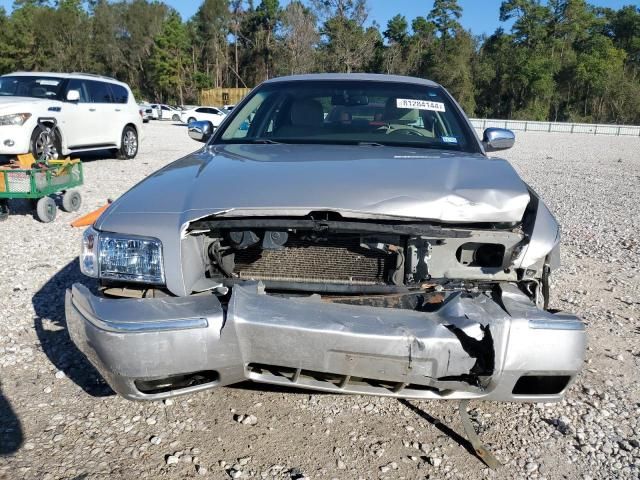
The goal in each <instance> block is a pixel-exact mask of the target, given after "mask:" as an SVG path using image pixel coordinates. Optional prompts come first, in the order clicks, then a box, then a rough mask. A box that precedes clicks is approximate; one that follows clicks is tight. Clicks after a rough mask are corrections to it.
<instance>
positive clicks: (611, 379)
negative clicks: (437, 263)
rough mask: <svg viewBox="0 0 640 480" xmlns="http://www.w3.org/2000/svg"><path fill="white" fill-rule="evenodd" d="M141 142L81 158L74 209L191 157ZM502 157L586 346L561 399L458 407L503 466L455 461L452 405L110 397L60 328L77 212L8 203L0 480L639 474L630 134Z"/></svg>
mask: <svg viewBox="0 0 640 480" xmlns="http://www.w3.org/2000/svg"><path fill="white" fill-rule="evenodd" d="M145 131H146V132H145V133H146V138H145V142H144V143H143V146H142V150H141V153H140V155H139V156H138V158H136V159H135V160H132V161H121V160H115V159H112V158H108V157H100V156H99V155H98V156H91V157H88V158H85V159H84V160H85V177H86V183H85V186H84V187H82V189H81V192H82V194H83V200H84V204H83V206H82V209H81V213H85V212H89V211H91V210H93V209H94V208H97V207H98V206H100V205H102V204H103V203H104V202H105V201H106V199H107V198H116V197H117V196H118V195H119V194H121V193H122V192H124V191H125V190H126V189H127V188H129V187H130V186H131V185H133V184H134V183H135V182H136V181H138V180H140V179H142V178H144V177H145V176H146V175H148V174H149V173H151V172H153V171H154V170H156V169H158V168H159V167H161V166H163V165H165V164H166V163H168V162H169V161H171V160H173V159H176V158H178V157H179V156H182V155H184V154H186V153H188V152H190V151H193V150H195V149H196V148H198V144H196V143H194V142H193V141H191V140H190V139H189V138H188V137H187V135H186V129H185V128H184V127H183V126H177V125H173V124H172V123H163V124H159V123H151V124H148V125H145ZM503 156H505V157H506V158H507V159H509V160H510V161H511V162H512V163H513V164H514V165H515V166H516V168H517V169H518V171H519V172H520V173H521V175H522V176H523V177H524V178H525V180H526V181H528V182H529V183H530V184H531V185H532V186H533V188H534V189H536V190H537V191H538V192H539V193H540V194H541V195H542V196H543V198H544V199H545V200H546V201H547V203H548V205H549V206H550V208H551V210H552V211H553V212H555V214H556V215H557V216H558V219H559V220H560V223H561V224H562V226H563V235H564V240H563V251H562V255H563V263H564V266H563V268H562V270H561V271H560V272H559V273H558V274H557V275H556V276H555V277H554V279H553V293H552V296H553V298H552V307H554V308H559V309H564V310H568V311H572V312H575V313H577V314H579V315H580V316H581V317H582V318H583V319H584V320H585V322H586V323H587V329H588V333H589V351H588V354H587V362H586V365H585V369H584V371H583V374H582V375H581V377H580V379H579V380H578V382H577V383H576V384H575V385H574V386H573V387H572V388H571V390H570V392H569V393H568V395H567V397H566V399H565V400H564V401H563V402H562V403H559V404H553V405H551V404H534V405H520V404H496V403H483V402H472V404H471V406H472V407H473V410H472V416H473V419H474V422H475V424H476V428H477V429H478V430H479V431H480V432H481V435H482V438H483V440H484V441H485V442H486V443H487V444H488V445H489V446H490V448H491V449H492V451H493V452H494V453H495V454H496V456H497V457H498V459H499V460H501V461H502V462H503V463H504V464H505V466H504V467H503V468H502V469H500V470H498V471H497V472H493V471H489V470H488V469H486V468H485V467H484V465H483V464H482V463H481V462H480V461H479V460H478V459H477V458H476V457H474V456H472V455H471V454H470V453H469V452H468V451H467V449H466V444H465V443H464V442H461V441H460V438H459V436H458V435H457V434H459V433H462V426H461V424H460V422H459V419H458V417H457V414H456V407H457V405H455V404H452V403H446V402H440V403H439V402H428V401H397V400H393V399H384V398H374V397H355V396H336V395H323V394H310V393H309V392H304V391H293V390H280V389H269V390H267V391H264V390H260V389H259V388H258V387H252V386H251V385H241V386H237V387H234V388H221V389H219V390H215V391H210V392H204V393H201V394H196V395H193V396H190V397H181V398H178V399H175V400H173V401H166V402H156V403H133V402H128V401H126V400H123V399H121V398H119V397H117V396H114V395H113V394H112V392H111V391H110V390H109V388H108V387H106V386H105V385H104V383H103V382H102V380H101V379H100V377H99V375H98V374H97V373H96V372H95V370H94V369H93V368H92V367H91V366H90V365H88V364H87V363H86V361H85V360H84V359H83V357H82V356H81V355H80V354H79V353H78V352H77V350H76V349H75V348H74V347H73V345H72V344H71V343H70V341H69V338H68V335H67V332H66V329H65V321H64V290H65V288H66V287H68V286H69V285H70V284H71V283H72V282H74V281H77V280H79V279H81V275H80V274H79V271H78V267H77V260H76V256H77V254H78V250H79V243H80V237H81V231H80V230H77V229H73V228H71V227H70V226H69V222H70V221H71V220H72V219H74V218H76V217H77V214H67V213H63V212H59V214H58V218H57V219H56V221H55V223H53V224H48V225H45V224H42V223H39V222H37V221H36V220H34V219H33V218H32V216H31V214H30V212H29V209H28V208H27V207H28V205H27V204H26V203H20V202H14V205H13V207H14V208H13V209H14V211H16V213H15V214H14V215H12V216H11V217H10V218H9V220H8V221H6V222H4V223H1V224H0V240H1V244H2V248H3V253H2V256H1V257H0V258H1V261H0V478H7V479H14V478H29V479H31V478H33V479H57V478H65V479H70V478H78V479H79V478H82V479H89V478H126V479H130V478H131V479H132V478H169V479H181V478H191V477H200V476H203V477H204V478H216V479H224V478H285V479H289V478H298V479H300V478H314V479H316V478H317V479H325V478H327V479H333V478H338V479H358V478H363V479H369V478H389V479H401V478H405V479H423V478H432V479H433V478H465V479H469V480H470V479H476V478H501V479H512V478H538V479H543V478H546V479H556V478H580V479H600V478H629V479H631V478H639V477H640V443H639V442H640V423H639V420H638V418H639V417H640V415H639V414H640V388H638V386H637V383H638V381H639V380H640V375H639V373H638V372H639V370H638V366H639V365H640V342H639V340H640V321H639V316H640V273H639V270H638V263H639V262H640V241H639V240H638V238H639V236H638V231H639V229H640V214H639V213H638V212H639V208H638V205H639V204H640V139H638V138H623V137H619V138H618V137H606V136H587V135H563V134H534V133H528V134H524V133H520V134H519V135H518V140H517V143H516V147H515V148H514V149H512V150H510V151H507V152H505V153H504V154H503ZM408 174H410V173H409V172H408ZM243 415H244V416H253V417H242V416H243ZM241 418H245V419H246V418H248V420H246V421H244V422H238V421H237V420H238V419H241Z"/></svg>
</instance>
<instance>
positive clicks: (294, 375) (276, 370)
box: [247, 363, 441, 393]
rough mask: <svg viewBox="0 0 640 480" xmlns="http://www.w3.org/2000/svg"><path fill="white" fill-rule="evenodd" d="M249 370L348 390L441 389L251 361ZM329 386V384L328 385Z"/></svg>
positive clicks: (294, 382) (400, 390) (293, 381)
mask: <svg viewBox="0 0 640 480" xmlns="http://www.w3.org/2000/svg"><path fill="white" fill-rule="evenodd" d="M247 370H248V371H249V372H251V373H254V374H257V375H265V376H272V377H282V378H286V379H287V380H289V381H290V382H292V383H293V384H302V385H304V384H308V383H309V382H310V381H314V382H324V383H326V384H332V385H333V386H335V387H337V388H340V389H342V388H346V389H348V390H353V389H356V390H358V389H360V390H362V391H365V390H366V389H367V388H371V387H373V388H376V389H379V390H380V391H385V392H393V393H399V392H402V391H416V392H426V391H431V392H436V393H440V392H441V391H440V390H439V389H437V388H435V387H430V386H428V385H420V384H416V383H409V384H405V383H401V382H392V381H389V380H379V379H375V378H364V377H355V376H353V377H352V376H350V375H342V374H338V373H328V372H317V371H313V370H298V369H295V368H291V367H280V366H275V365H265V364H262V363H250V364H248V365H247ZM327 386H328V385H327Z"/></svg>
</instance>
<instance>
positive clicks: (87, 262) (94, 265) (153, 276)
mask: <svg viewBox="0 0 640 480" xmlns="http://www.w3.org/2000/svg"><path fill="white" fill-rule="evenodd" d="M80 270H81V271H82V273H84V274H85V275H87V276H89V277H94V278H102V279H108V280H121V281H125V282H141V283H149V284H154V285H164V283H165V280H164V266H163V258H162V243H161V242H160V240H158V239H156V238H150V237H140V236H138V235H122V234H119V233H108V232H98V231H97V230H95V229H94V228H93V227H89V228H88V229H87V230H85V232H84V234H83V236H82V253H81V254H80Z"/></svg>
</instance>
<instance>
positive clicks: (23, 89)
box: [0, 75, 63, 99]
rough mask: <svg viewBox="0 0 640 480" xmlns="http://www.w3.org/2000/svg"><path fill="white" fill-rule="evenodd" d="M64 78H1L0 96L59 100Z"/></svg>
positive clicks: (21, 76)
mask: <svg viewBox="0 0 640 480" xmlns="http://www.w3.org/2000/svg"><path fill="white" fill-rule="evenodd" d="M62 81H63V79H62V78H56V77H40V76H36V75H34V76H26V75H25V76H23V75H20V76H15V77H11V76H9V77H0V95H2V96H13V97H33V98H49V99H57V98H59V94H60V89H61V87H62Z"/></svg>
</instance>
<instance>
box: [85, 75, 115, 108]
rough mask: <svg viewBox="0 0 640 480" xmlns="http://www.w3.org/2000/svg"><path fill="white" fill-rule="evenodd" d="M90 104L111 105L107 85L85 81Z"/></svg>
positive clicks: (111, 101)
mask: <svg viewBox="0 0 640 480" xmlns="http://www.w3.org/2000/svg"><path fill="white" fill-rule="evenodd" d="M86 83H87V84H88V85H87V87H88V88H89V99H90V101H91V103H113V99H112V98H111V90H110V89H109V85H107V84H106V83H104V82H97V81H95V80H86Z"/></svg>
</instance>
